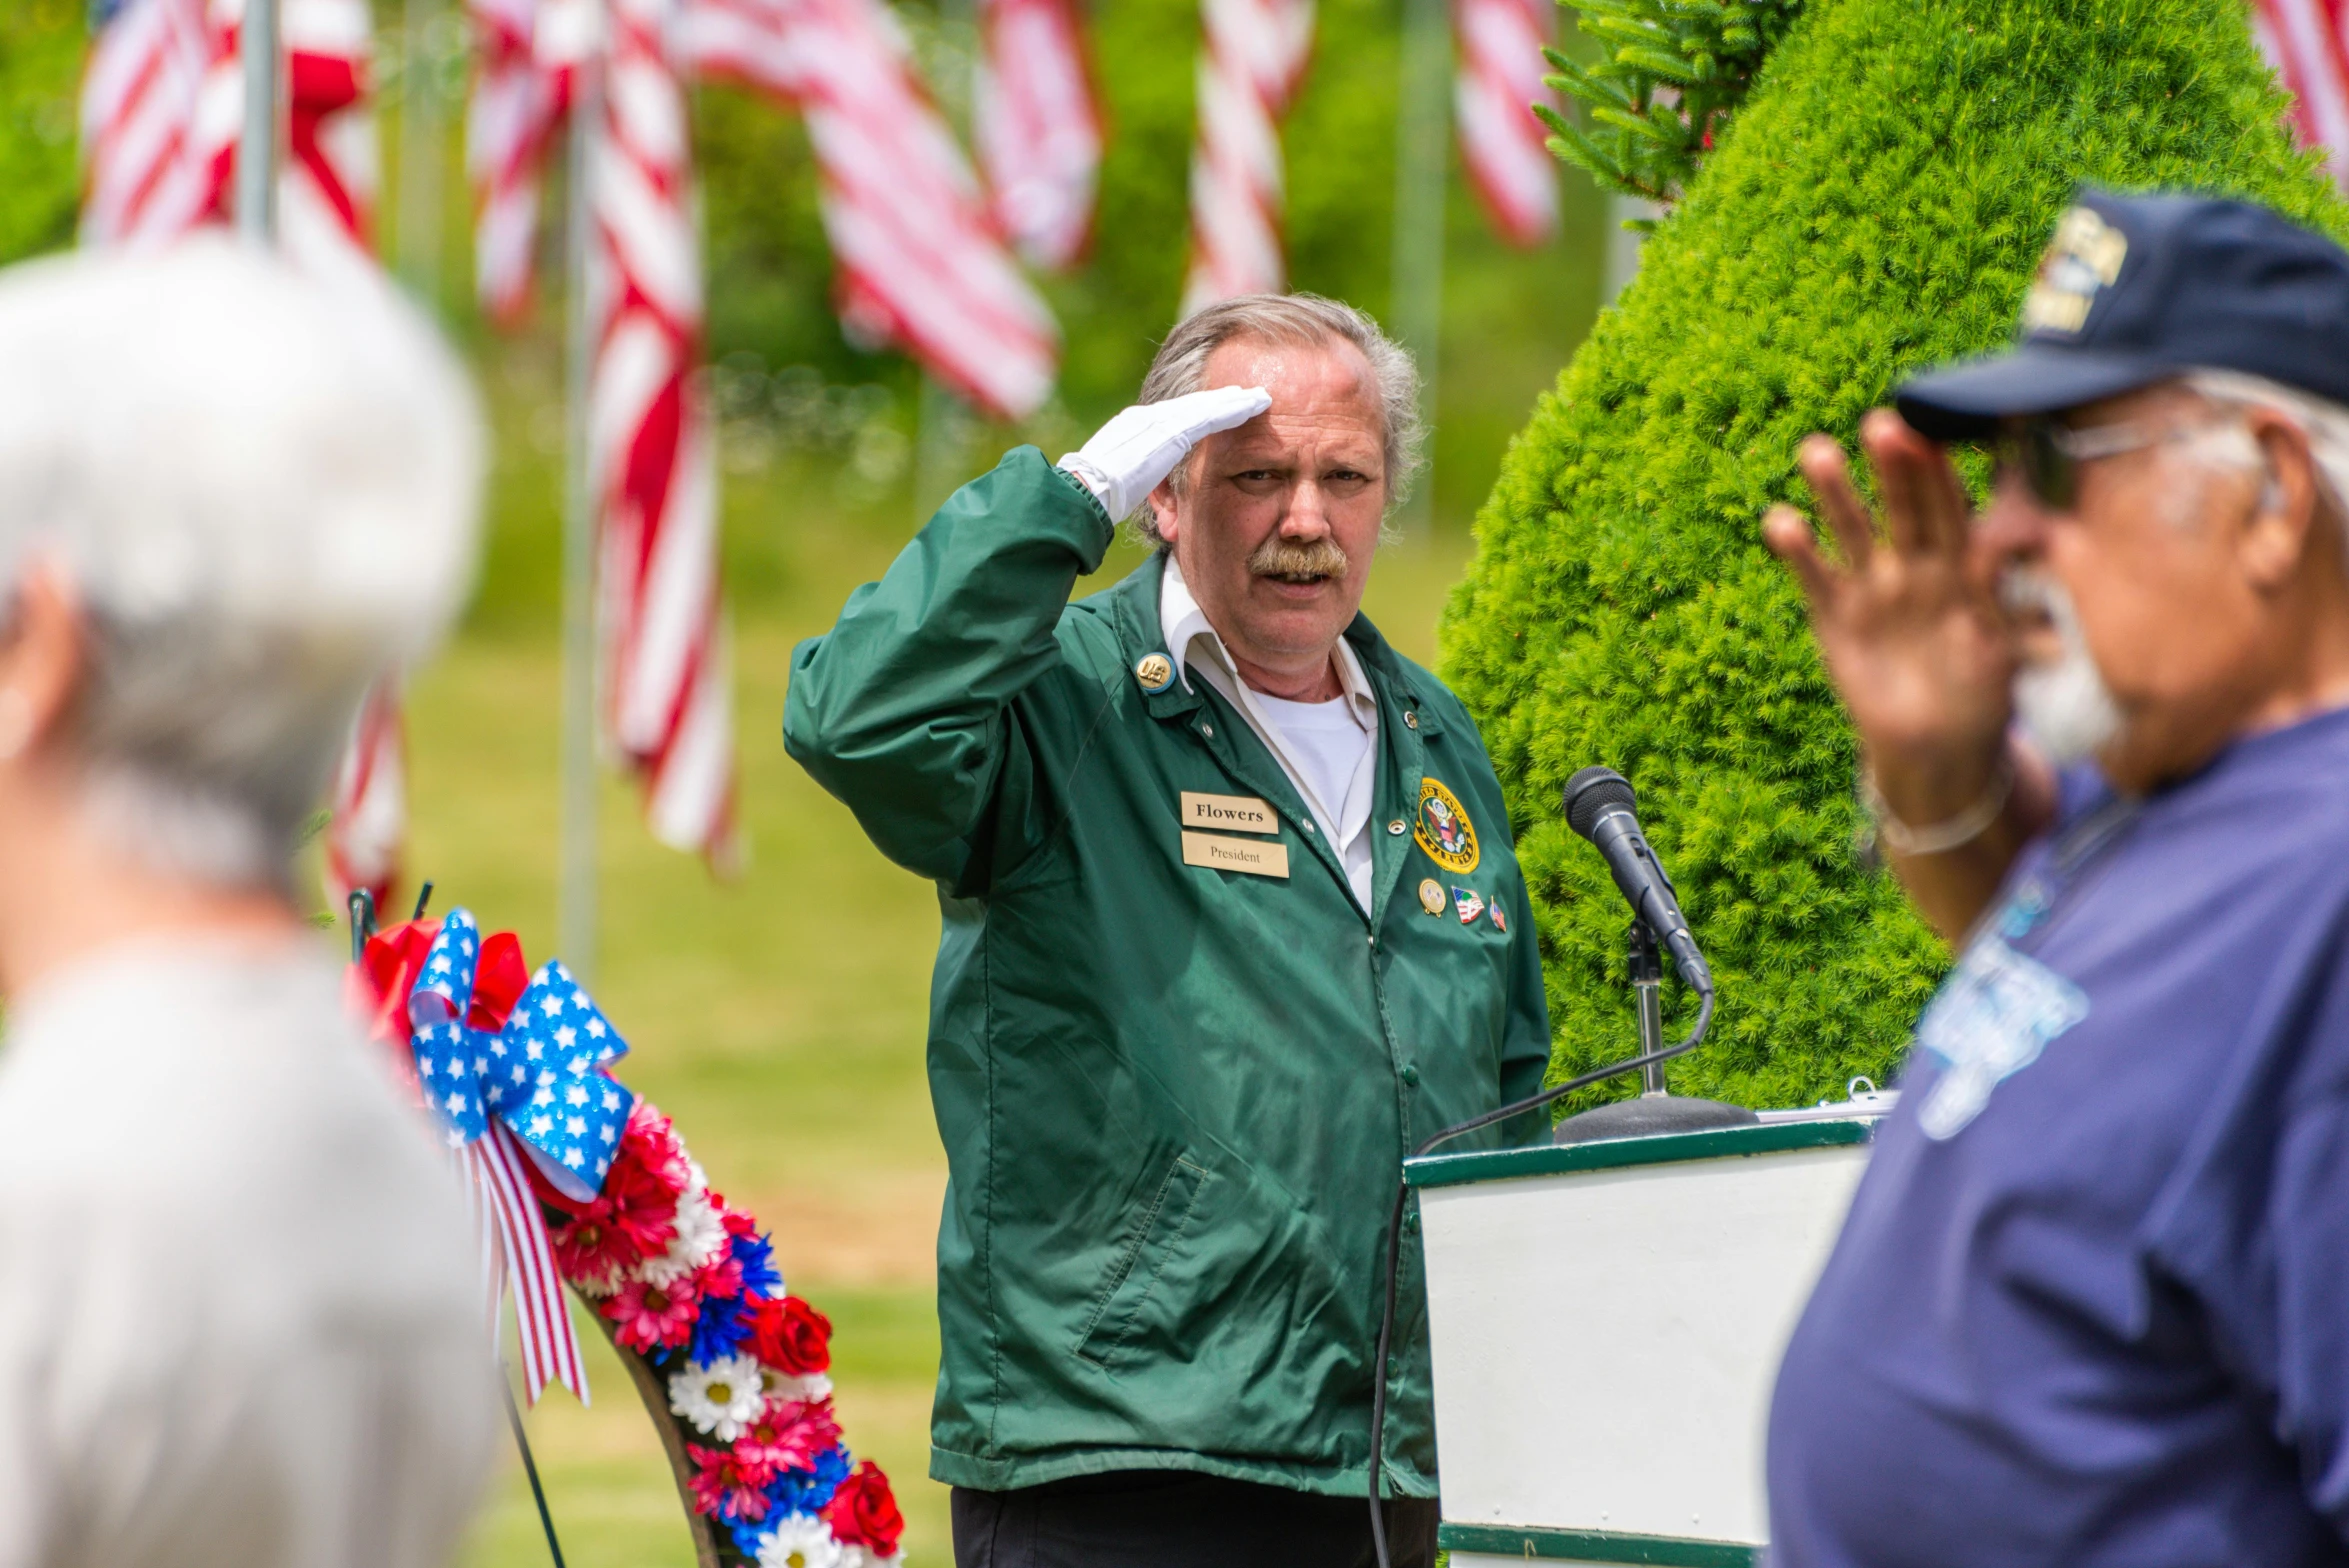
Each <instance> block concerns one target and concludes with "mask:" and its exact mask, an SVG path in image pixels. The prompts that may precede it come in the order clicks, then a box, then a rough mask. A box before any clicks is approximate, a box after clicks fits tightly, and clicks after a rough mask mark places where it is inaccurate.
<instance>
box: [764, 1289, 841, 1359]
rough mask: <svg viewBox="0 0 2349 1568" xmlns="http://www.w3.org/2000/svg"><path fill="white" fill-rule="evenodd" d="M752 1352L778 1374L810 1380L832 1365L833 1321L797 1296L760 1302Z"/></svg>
mask: <svg viewBox="0 0 2349 1568" xmlns="http://www.w3.org/2000/svg"><path fill="white" fill-rule="evenodd" d="M750 1346H751V1353H752V1354H753V1355H755V1356H757V1357H758V1358H759V1359H760V1360H761V1361H763V1362H765V1363H766V1364H767V1365H768V1366H771V1367H773V1368H774V1369H775V1370H776V1371H778V1372H783V1373H788V1374H789V1375H790V1376H792V1377H807V1376H810V1375H811V1374H814V1373H817V1372H824V1371H828V1370H830V1368H831V1366H832V1320H831V1319H830V1318H828V1317H826V1316H824V1314H822V1313H821V1312H818V1311H817V1310H816V1309H815V1308H813V1307H811V1306H809V1305H808V1304H807V1303H806V1302H804V1301H802V1300H800V1299H799V1298H798V1297H797V1296H785V1297H784V1298H783V1299H782V1300H780V1301H761V1302H760V1303H759V1304H758V1310H757V1313H756V1315H755V1316H753V1317H752V1318H751V1320H750Z"/></svg>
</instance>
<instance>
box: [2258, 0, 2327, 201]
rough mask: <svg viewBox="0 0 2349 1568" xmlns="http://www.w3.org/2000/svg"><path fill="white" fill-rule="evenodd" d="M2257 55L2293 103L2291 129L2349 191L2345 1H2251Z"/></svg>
mask: <svg viewBox="0 0 2349 1568" xmlns="http://www.w3.org/2000/svg"><path fill="white" fill-rule="evenodd" d="M2251 27H2252V31H2253V32H2254V33H2255V34H2257V35H2258V38H2259V47H2260V52H2261V53H2263V54H2265V55H2266V56H2267V59H2268V63H2269V64H2270V65H2272V66H2274V67H2275V69H2276V74H2277V75H2278V76H2279V77H2281V78H2282V79H2283V83H2284V87H2285V89H2286V90H2287V91H2289V92H2290V93H2291V94H2292V96H2293V98H2294V99H2295V100H2296V102H2294V104H2293V105H2292V126H2293V129H2294V130H2296V131H2297V132H2299V135H2300V141H2301V143H2302V145H2304V146H2311V147H2322V148H2323V149H2324V151H2325V167H2326V168H2327V169H2329V170H2331V172H2332V176H2333V179H2334V181H2335V182H2336V183H2337V184H2340V185H2342V186H2344V187H2349V0H2254V3H2253V7H2252V13H2251Z"/></svg>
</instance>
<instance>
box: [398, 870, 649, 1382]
mask: <svg viewBox="0 0 2349 1568" xmlns="http://www.w3.org/2000/svg"><path fill="white" fill-rule="evenodd" d="M484 946H485V944H484V942H483V940H482V936H481V928H480V926H479V925H477V924H476V923H475V921H474V919H473V916H472V913H471V912H470V911H468V910H463V909H453V910H451V911H449V914H448V916H447V918H446V919H444V920H442V921H441V924H440V930H439V932H438V933H437V934H436V935H435V936H434V937H433V940H432V946H431V948H430V949H429V951H428V952H427V953H426V955H425V959H424V963H423V966H422V970H421V972H420V973H418V975H417V977H416V983H415V986H414V987H413V988H412V989H411V990H410V991H409V993H408V1023H409V1027H410V1030H411V1048H412V1049H413V1050H414V1052H415V1058H416V1078H417V1084H418V1087H419V1088H420V1089H421V1090H422V1092H423V1096H424V1099H425V1101H426V1103H428V1104H429V1105H430V1106H431V1107H432V1110H433V1114H434V1115H435V1117H437V1118H438V1120H439V1122H440V1125H441V1127H442V1128H443V1130H444V1131H445V1133H446V1135H447V1137H448V1141H449V1145H450V1147H451V1148H452V1149H455V1150H457V1151H458V1152H459V1154H460V1155H461V1157H462V1158H464V1159H465V1160H466V1161H467V1163H468V1164H470V1165H471V1166H472V1169H473V1176H474V1180H475V1182H476V1184H477V1186H478V1188H479V1190H480V1191H481V1193H483V1194H484V1195H485V1196H486V1197H487V1198H488V1199H489V1202H490V1207H491V1208H492V1210H493V1211H494V1212H495V1214H496V1215H497V1223H498V1230H499V1233H500V1235H501V1237H502V1239H503V1241H504V1243H505V1245H504V1248H503V1253H504V1258H505V1262H506V1263H507V1265H508V1266H509V1267H510V1268H511V1269H512V1271H513V1277H514V1287H515V1288H514V1318H515V1323H516V1326H517V1329H518V1330H519V1333H518V1336H517V1337H518V1340H519V1348H520V1350H521V1352H522V1382H523V1387H524V1390H525V1392H526V1393H527V1394H528V1396H529V1397H530V1399H532V1400H533V1401H535V1400H536V1399H537V1398H538V1396H539V1394H540V1393H541V1392H542V1391H544V1389H545V1388H546V1385H547V1383H548V1382H549V1381H550V1380H551V1381H556V1382H560V1383H562V1384H563V1386H564V1387H566V1388H568V1389H570V1390H571V1392H572V1393H573V1394H575V1395H577V1396H578V1398H579V1400H580V1402H581V1403H583V1404H584V1403H585V1402H586V1400H587V1368H586V1366H585V1364H584V1362H583V1361H582V1360H581V1357H580V1353H579V1339H578V1335H577V1334H576V1333H575V1332H574V1331H573V1330H572V1327H571V1316H570V1313H569V1311H568V1310H567V1309H566V1307H565V1304H564V1298H563V1281H562V1276H561V1275H560V1274H559V1273H558V1272H557V1271H556V1269H555V1261H554V1252H553V1249H552V1248H551V1247H550V1246H549V1245H548V1243H547V1234H546V1220H545V1217H544V1215H543V1214H542V1213H541V1212H540V1210H539V1206H538V1199H537V1198H536V1197H535V1196H534V1195H533V1194H532V1192H531V1190H530V1177H529V1172H528V1171H527V1169H526V1168H525V1166H524V1163H523V1162H524V1161H525V1160H527V1161H529V1162H530V1163H531V1164H534V1165H536V1166H537V1167H538V1169H539V1170H540V1171H541V1172H542V1173H543V1174H544V1176H545V1178H546V1179H547V1181H548V1182H550V1183H551V1184H552V1185H553V1186H555V1187H556V1188H557V1189H558V1190H560V1191H562V1192H564V1193H566V1194H568V1195H569V1196H572V1197H574V1198H578V1199H582V1200H585V1199H590V1198H593V1197H595V1196H596V1194H597V1193H599V1192H600V1191H602V1190H603V1184H604V1175H605V1173H606V1172H608V1171H609V1170H610V1169H611V1167H612V1156H613V1154H614V1153H615V1152H616V1151H617V1150H618V1149H619V1147H620V1135H621V1133H622V1132H623V1131H624V1130H626V1128H627V1125H628V1113H629V1111H630V1110H631V1109H633V1108H634V1106H635V1103H636V1096H635V1095H634V1094H632V1093H631V1092H630V1091H629V1090H627V1089H625V1088H623V1087H622V1086H621V1085H619V1084H618V1083H616V1082H614V1081H613V1080H612V1079H611V1078H610V1077H609V1076H607V1075H606V1074H605V1072H604V1065H605V1064H606V1063H607V1062H611V1061H613V1060H615V1059H617V1058H618V1057H620V1056H621V1055H623V1054H625V1053H626V1051H627V1049H628V1045H627V1042H626V1041H624V1040H622V1039H621V1038H620V1033H619V1031H618V1030H616V1029H614V1028H613V1027H612V1025H611V1022H610V1021H609V1020H608V1019H606V1018H605V1017H604V1015H603V1014H602V1013H601V1012H599V1011H598V1010H597V1008H596V1005H595V1004H594V1003H593V1002H591V1001H589V1000H588V998H587V993H586V992H585V991H583V990H581V989H580V988H579V983H578V982H577V981H576V980H574V979H572V978H571V972H570V971H569V970H567V969H565V968H564V967H563V965H562V964H561V963H560V962H559V961H556V962H549V963H547V964H544V965H542V966H541V967H540V968H539V971H538V973H537V974H535V975H533V976H531V978H530V983H529V984H528V985H527V986H525V987H523V988H522V991H521V994H520V995H519V996H518V997H517V996H515V994H514V991H513V989H512V986H513V984H514V983H515V982H517V981H518V980H519V976H520V972H521V948H520V945H519V944H518V943H515V942H514V940H513V938H512V937H510V936H507V935H504V934H503V933H501V934H500V935H498V936H496V937H492V938H490V939H489V944H488V948H489V951H488V952H487V953H486V954H485V952H484ZM485 959H486V960H487V963H486V968H487V969H488V970H489V971H492V972H490V973H485V972H484V970H485ZM508 971H510V972H511V977H510V978H509V977H508V974H507V972H508ZM509 999H510V1005H501V1004H505V1003H508V1001H509ZM501 1014H502V1016H501ZM491 1262H492V1265H493V1268H494V1265H495V1260H494V1259H493V1260H491ZM493 1299H494V1298H493Z"/></svg>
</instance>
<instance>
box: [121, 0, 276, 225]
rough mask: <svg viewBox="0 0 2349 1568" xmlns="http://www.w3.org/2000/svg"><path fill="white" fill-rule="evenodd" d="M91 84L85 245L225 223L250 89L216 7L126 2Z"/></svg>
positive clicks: (201, 2)
mask: <svg viewBox="0 0 2349 1568" xmlns="http://www.w3.org/2000/svg"><path fill="white" fill-rule="evenodd" d="M93 21H94V24H95V25H96V27H97V28H98V35H97V38H96V41H95V42H94V44H93V45H92V47H91V50H90V60H89V65H88V68H87V69H86V71H85V72H84V73H83V77H82V102H81V134H82V164H83V173H84V180H83V198H82V220H81V229H82V241H83V243H84V244H89V245H152V244H157V243H161V242H164V241H168V240H172V239H176V238H177V237H178V236H180V235H182V234H185V233H186V232H187V231H188V230H189V229H192V228H194V227H195V226H196V225H197V224H199V223H202V222H204V221H206V220H207V219H209V218H211V217H213V216H215V215H216V214H217V212H218V210H219V207H220V202H221V192H222V190H223V187H224V185H225V182H226V179H227V174H228V169H229V160H230V159H231V158H232V157H233V155H234V151H235V146H236V133H237V125H236V121H237V108H238V100H239V99H240V98H241V97H242V86H241V84H240V83H239V82H238V80H237V77H236V55H235V51H234V48H233V45H232V42H231V40H230V38H229V37H228V36H227V35H226V34H225V33H224V32H223V31H222V30H221V29H219V28H216V27H215V26H214V24H213V21H212V18H211V16H210V14H209V12H208V11H207V8H206V3H205V0H116V3H113V4H110V5H108V6H106V7H105V8H104V9H102V10H100V11H99V12H97V13H96V15H95V16H94V18H93Z"/></svg>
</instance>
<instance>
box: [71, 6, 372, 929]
mask: <svg viewBox="0 0 2349 1568" xmlns="http://www.w3.org/2000/svg"><path fill="white" fill-rule="evenodd" d="M243 14H244V13H243V5H242V4H241V0H209V4H207V0H123V3H122V4H120V5H118V6H117V7H116V8H115V9H114V10H113V11H111V12H109V13H104V14H103V15H102V17H101V21H100V26H101V29H102V30H101V31H100V33H99V35H98V38H97V40H96V43H95V44H94V46H93V47H92V49H91V52H90V63H89V67H88V70H87V72H86V73H85V75H84V78H83V83H82V146H83V157H84V163H85V166H86V168H87V171H88V172H87V191H86V194H85V197H84V200H83V206H82V237H83V241H84V243H86V244H92V245H134V246H148V245H159V244H165V243H168V242H169V241H171V240H173V239H176V238H177V237H179V236H180V235H183V234H186V233H187V232H188V231H189V230H191V229H194V228H196V227H198V226H199V225H202V224H205V223H214V222H225V221H226V220H227V219H228V218H229V217H230V216H231V214H230V212H229V205H230V188H231V177H232V175H233V173H234V170H235V165H236V154H237V139H238V136H239V133H240V132H241V130H242V128H243V120H244V76H243V71H242V67H241V65H240V62H239V58H238V54H237V39H238V27H239V24H240V22H241V21H242V19H243ZM282 23H283V27H282V33H281V36H282V38H283V41H284V46H285V50H286V82H287V95H286V96H287V102H286V153H287V157H286V164H285V168H284V170H283V171H282V173H281V174H280V177H279V180H278V191H277V203H278V226H279V236H280V243H281V244H282V245H283V247H284V248H285V251H286V253H287V254H288V255H289V256H291V257H292V258H294V260H295V261H296V262H298V263H299V264H300V265H302V266H303V267H305V268H307V269H309V270H311V271H313V272H316V273H320V274H327V275H331V274H335V273H340V272H346V271H350V270H353V269H370V270H371V269H372V268H373V266H374V262H373V259H372V253H371V250H370V235H369V230H370V227H371V224H372V221H373V213H374V207H375V196H376V172H377V171H376V157H375V127H374V122H373V118H372V116H371V115H370V114H369V113H368V110H367V104H366V94H367V56H368V46H369V26H370V22H369V17H368V13H367V6H366V0H283V11H282ZM403 771H404V764H403V754H402V749H401V741H400V715H399V704H398V700H397V698H396V696H394V695H391V694H390V692H389V691H388V690H386V691H378V692H375V693H372V694H370V695H369V697H368V699H367V701H366V703H365V704H364V706H363V707H362V708H361V710H360V714H359V719H358V722H357V724H356V726H355V727H354V729H353V733H352V738H351V744H350V748H349V750H348V751H347V752H346V753H345V755H344V758H343V762H342V765H341V768H340V769H339V771H338V776H337V782H336V788H335V795H334V800H333V815H332V818H331V820H330V823H329V826H328V828H327V835H326V869H327V877H328V881H329V884H330V888H329V891H330V893H331V895H332V896H333V897H334V899H335V901H336V902H337V903H338V904H339V903H340V902H341V901H342V900H343V899H344V898H346V897H348V896H349V894H350V892H351V891H352V889H354V888H360V887H364V888H367V889H369V890H370V891H371V892H372V893H373V894H374V895H375V897H376V898H377V900H378V902H380V901H381V900H382V899H383V898H384V897H385V896H386V895H387V894H388V893H389V891H390V887H391V883H392V882H393V880H394V879H395V878H396V877H397V876H398V874H399V857H400V848H401V844H402V842H403V840H404V839H405V838H406V835H407V805H406V790H405V785H404V780H403V777H402V774H403Z"/></svg>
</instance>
